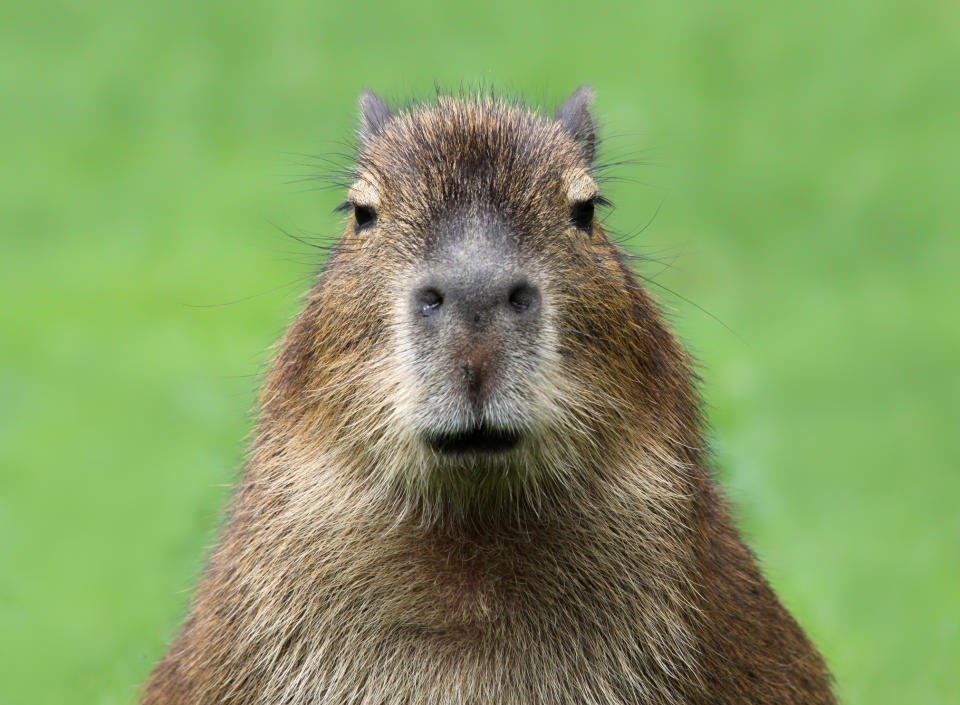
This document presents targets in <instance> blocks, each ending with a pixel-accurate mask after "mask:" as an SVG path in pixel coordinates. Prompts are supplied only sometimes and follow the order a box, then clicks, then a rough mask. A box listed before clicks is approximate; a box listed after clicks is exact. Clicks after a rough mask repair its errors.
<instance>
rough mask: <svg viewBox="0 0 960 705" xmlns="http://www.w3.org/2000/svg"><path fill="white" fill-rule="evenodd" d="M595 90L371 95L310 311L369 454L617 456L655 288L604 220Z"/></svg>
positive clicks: (514, 471)
mask: <svg viewBox="0 0 960 705" xmlns="http://www.w3.org/2000/svg"><path fill="white" fill-rule="evenodd" d="M588 100H589V95H588V94H587V93H586V92H580V93H577V94H575V95H574V96H573V98H571V99H570V101H568V103H567V104H566V105H564V106H563V107H562V108H561V109H560V111H559V112H558V115H557V117H555V118H549V117H544V116H542V115H539V114H537V113H535V112H532V111H531V110H529V109H528V108H525V107H522V106H518V105H513V104H510V103H508V102H505V101H503V100H500V99H495V98H475V97H470V98H443V97H441V98H440V99H439V100H438V103H437V104H435V105H430V106H416V107H413V108H411V109H409V110H407V111H405V112H401V113H399V114H397V115H394V114H392V113H390V111H389V109H388V108H387V107H386V105H385V104H384V103H382V102H381V101H380V100H379V99H378V98H376V97H375V96H372V94H367V95H366V96H364V98H362V100H361V108H362V119H361V130H360V145H359V150H358V159H357V164H356V166H355V170H354V177H355V178H354V181H353V184H352V186H351V188H350V190H349V194H348V200H347V202H346V203H345V204H344V210H346V211H347V212H349V213H350V217H349V222H348V224H347V229H346V232H345V233H344V235H343V237H342V238H341V240H340V242H339V243H338V246H337V251H336V254H335V255H334V257H333V258H332V259H331V261H330V263H329V264H328V267H327V270H326V271H325V272H324V275H323V277H324V279H323V280H322V285H321V286H320V287H319V289H318V292H317V293H316V294H315V295H314V299H315V300H314V301H313V306H314V309H315V310H314V311H313V314H314V315H313V316H312V317H311V316H309V315H308V316H306V317H304V318H303V319H302V320H301V322H300V325H302V326H306V325H309V324H310V321H311V320H312V321H313V325H314V328H315V330H313V331H306V332H305V337H307V338H309V339H310V342H309V343H308V344H311V345H315V346H317V347H319V348H321V350H319V351H318V353H320V354H319V355H318V357H320V358H321V359H322V360H325V361H327V362H326V363H325V364H326V365H327V367H328V370H329V373H328V374H327V375H326V377H325V379H323V380H322V381H321V380H316V381H315V382H314V384H313V389H315V390H316V394H317V395H318V399H323V398H327V399H329V400H330V402H331V404H332V405H337V406H338V409H337V410H336V411H334V410H332V409H328V411H330V413H331V419H330V420H331V422H332V425H335V426H336V425H338V426H340V427H342V428H343V433H344V438H343V439H342V440H350V441H352V443H351V444H350V445H351V447H352V448H356V447H357V446H362V447H364V448H365V450H366V451H367V457H368V466H369V467H371V468H372V467H373V466H377V468H378V470H377V471H378V472H381V473H384V474H386V475H389V476H392V477H399V478H401V479H404V480H405V481H406V482H407V484H410V483H413V484H417V485H419V486H420V487H421V488H424V487H428V486H429V487H431V488H432V490H434V491H438V492H443V491H447V490H441V489H440V487H441V486H443V485H446V486H448V488H449V486H457V487H460V488H461V489H463V488H469V491H470V492H473V491H474V490H476V489H477V488H478V487H480V486H483V485H485V484H486V485H490V486H503V487H508V488H511V489H512V490H515V489H516V488H517V483H522V482H524V481H530V480H531V479H534V478H536V477H537V476H538V475H540V474H542V473H543V472H549V473H551V474H553V475H554V476H557V475H562V474H563V473H564V472H576V471H577V469H578V468H579V467H580V466H582V465H583V463H582V462H581V461H582V460H583V459H584V456H585V455H588V454H589V453H591V452H592V449H595V448H597V447H600V446H601V445H603V444H605V443H606V444H607V446H608V450H609V439H604V438H601V437H600V435H601V434H603V433H608V434H609V429H611V428H617V427H621V426H622V425H623V419H624V417H625V415H628V414H631V407H632V406H633V405H635V404H636V403H638V401H639V400H640V397H641V396H642V395H641V394H639V393H638V391H637V390H639V389H640V388H642V386H643V376H644V373H643V370H642V369H638V368H637V365H636V363H637V360H638V359H639V358H640V357H642V352H641V351H640V350H638V345H640V341H641V340H642V338H643V335H642V331H638V330H637V329H636V327H635V326H636V320H637V306H638V297H640V296H642V294H641V292H640V290H639V287H637V286H636V284H635V282H634V280H633V278H632V276H631V275H630V273H629V272H628V270H627V269H626V267H625V266H624V265H623V264H622V262H621V258H620V254H619V252H618V250H617V248H616V247H615V246H614V245H613V244H612V243H611V242H610V241H609V240H608V239H607V237H606V235H605V234H604V233H603V231H602V229H601V227H600V226H599V224H598V223H597V222H596V219H595V211H596V209H597V207H599V206H602V205H605V204H606V202H605V201H604V199H603V197H602V196H601V193H600V190H599V188H598V185H597V183H596V181H595V180H594V178H593V166H592V162H593V156H594V146H595V138H594V131H593V123H592V118H591V117H590V114H589V111H588V107H587V103H588ZM308 313H309V309H308ZM345 329H348V330H349V331H350V332H349V333H344V330H345ZM320 372H321V374H322V372H323V370H321V371H320ZM345 387H349V388H350V389H352V390H353V392H352V393H351V394H345V393H344V388H345ZM329 390H334V391H332V392H331V391H329ZM614 440H616V439H614ZM545 468H549V471H547V470H545ZM541 479H542V478H541Z"/></svg>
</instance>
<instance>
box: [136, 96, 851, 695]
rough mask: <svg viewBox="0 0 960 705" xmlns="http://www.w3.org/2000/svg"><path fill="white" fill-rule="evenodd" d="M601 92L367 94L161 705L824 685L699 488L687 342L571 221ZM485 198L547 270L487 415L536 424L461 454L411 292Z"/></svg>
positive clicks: (610, 250) (449, 385)
mask: <svg viewBox="0 0 960 705" xmlns="http://www.w3.org/2000/svg"><path fill="white" fill-rule="evenodd" d="M589 101H590V92H589V90H588V89H581V90H580V91H578V92H577V93H575V94H574V96H573V97H572V98H571V99H570V100H569V101H568V102H567V103H566V104H565V105H564V106H563V107H562V108H561V109H560V110H559V111H558V112H557V114H556V116H555V117H554V118H550V117H546V116H543V115H541V114H539V113H537V112H535V111H533V110H531V109H529V108H527V107H525V106H524V105H522V104H520V103H515V102H510V101H506V100H503V99H501V98H498V97H495V96H478V95H460V96H439V97H438V99H437V101H436V102H435V103H433V104H415V105H412V106H410V107H409V108H408V109H406V110H404V111H402V112H399V113H396V114H395V113H393V112H392V111H391V110H390V109H389V108H388V107H387V106H386V104H385V103H383V101H381V100H380V99H379V98H377V97H376V96H374V95H373V94H364V96H362V98H361V114H362V116H361V124H360V130H359V146H358V156H357V161H356V166H355V169H354V174H353V176H354V183H353V185H352V187H351V190H350V203H351V204H352V206H353V207H354V208H369V209H370V211H369V212H370V213H373V212H375V214H376V220H375V222H373V224H372V225H369V226H363V227H361V225H360V224H359V223H360V219H359V215H358V219H357V221H356V222H351V223H349V224H348V225H347V227H346V231H345V233H344V234H343V236H342V238H341V240H340V242H339V243H338V245H337V247H336V248H335V250H334V252H333V253H332V255H331V256H330V258H329V261H328V262H327V264H326V266H325V268H324V270H323V272H322V274H321V275H320V277H319V278H318V280H317V282H316V285H315V286H314V288H313V290H312V291H311V293H310V294H309V296H308V298H307V302H306V306H305V308H304V310H303V311H302V313H301V314H300V315H299V317H298V318H297V320H296V321H295V322H294V323H293V325H292V326H291V328H290V329H289V331H288V332H287V333H286V335H285V337H284V338H283V339H282V341H281V343H280V345H279V350H278V353H277V355H276V357H275V359H274V361H273V363H272V366H271V368H270V371H269V373H268V376H267V379H266V382H265V384H264V387H263V391H262V395H261V398H260V418H259V425H258V429H257V432H256V437H255V442H254V444H253V447H252V450H251V452H250V456H249V461H248V463H247V466H246V470H245V473H244V475H243V478H242V480H241V481H240V483H239V485H238V487H237V488H236V491H235V495H234V498H233V501H232V506H231V508H230V512H229V515H228V519H227V521H226V524H225V526H224V528H223V531H222V534H221V536H220V538H219V541H218V544H217V546H216V548H215V550H214V551H213V553H212V555H211V557H210V559H209V563H208V565H207V568H206V571H205V573H204V575H203V579H202V581H201V583H200V586H199V588H198V590H197V593H196V595H195V597H194V600H193V604H192V609H191V612H190V614H189V616H188V618H187V620H186V623H185V624H184V626H183V629H182V631H181V633H180V635H179V637H178V638H177V639H176V641H175V642H174V643H173V645H172V646H171V647H170V649H169V652H168V653H167V655H166V656H165V658H164V659H163V660H162V661H161V662H160V664H159V665H158V666H157V667H156V669H155V670H154V672H153V674H152V675H151V677H150V679H149V682H148V683H147V685H146V689H145V693H144V696H143V701H142V702H143V703H144V704H145V705H174V704H178V705H185V704H187V703H190V704H193V705H203V704H211V705H212V704H214V703H217V704H219V705H226V704H229V703H236V704H251V705H252V704H254V703H257V704H264V705H266V704H271V705H274V704H281V703H291V704H292V703H297V704H301V705H308V704H309V705H320V704H326V703H337V704H338V705H345V704H351V705H352V704H356V705H361V704H362V705H373V704H374V703H376V704H382V705H387V704H398V705H399V704H401V703H403V704H407V705H414V704H419V703H427V704H433V703H436V704H450V705H453V704H459V703H463V704H466V703H473V704H478V705H479V704H485V703H490V704H497V705H508V704H513V703H515V704H517V705H538V704H543V705H547V704H549V705H562V704H564V703H571V704H572V703H580V704H583V703H591V704H596V705H600V704H604V705H607V704H616V703H634V704H647V703H649V704H653V703H663V704H673V703H677V704H679V703H713V704H717V705H720V704H726V703H729V704H731V705H732V704H733V703H738V704H739V703H756V704H760V703H771V704H772V703H778V704H787V705H792V704H800V703H803V704H804V705H814V704H826V703H832V702H834V700H833V697H832V695H831V689H830V679H829V676H828V674H827V672H826V669H825V667H824V664H823V662H822V660H821V658H820V656H819V655H818V654H817V652H816V650H815V649H814V648H813V647H812V646H811V644H810V643H809V641H808V640H807V638H806V637H805V636H804V634H803V632H802V631H801V629H800V628H799V627H798V625H797V624H796V623H795V622H794V620H793V619H792V618H791V616H790V615H789V614H788V613H787V612H786V611H785V610H784V608H783V607H782V606H781V605H780V603H779V602H778V600H777V598H776V596H775V595H774V594H773V592H772V591H771V589H770V588H769V586H768V585H767V583H766V582H765V580H764V579H763V577H762V576H761V575H760V573H759V571H758V569H757V567H756V564H755V561H754V559H753V557H752V555H751V554H750V552H749V550H748V549H747V548H746V547H745V545H744V543H743V542H742V540H741V539H740V537H739V535H738V534H737V532H736V530H735V529H734V527H733V524H732V522H731V519H730V516H729V513H728V510H727V508H726V506H725V504H724V501H723V499H722V498H721V496H720V494H719V492H718V490H717V489H716V487H715V486H714V484H713V482H712V479H711V476H710V473H709V471H708V469H707V462H708V458H707V450H706V449H705V447H704V440H703V429H702V426H703V424H702V419H701V415H700V411H699V409H700V400H699V398H698V395H697V392H696V387H695V378H694V375H693V373H692V371H691V364H690V361H689V359H688V357H687V355H686V354H685V353H684V351H683V350H682V349H681V348H680V346H679V345H678V343H677V342H676V340H675V339H674V337H673V336H672V335H671V333H670V332H669V331H668V329H667V328H666V326H665V324H664V322H663V318H662V316H661V314H660V312H659V310H658V308H657V306H656V304H655V303H654V302H653V301H652V299H651V297H650V296H649V295H648V293H647V292H645V291H644V290H643V289H642V288H641V287H640V286H639V284H638V283H637V281H636V279H635V278H634V276H633V274H632V273H631V271H630V270H629V268H628V267H627V266H626V264H625V260H624V256H623V254H622V253H621V252H620V251H619V250H618V248H617V247H616V246H615V245H614V244H613V243H612V242H611V241H610V240H609V239H608V237H607V236H606V235H605V233H604V232H603V229H602V227H601V226H600V224H599V223H597V222H592V223H590V224H589V226H588V227H586V228H583V227H576V226H575V225H573V224H571V221H570V213H571V203H574V204H576V203H580V202H585V201H589V200H591V199H596V198H597V197H598V196H599V191H598V189H597V186H596V182H595V180H594V178H593V159H594V152H595V147H596V136H595V131H594V127H593V119H592V117H591V115H590V111H589ZM491 219H492V220H493V221H495V222H496V224H497V225H496V227H500V228H502V229H504V231H505V232H509V233H510V238H511V239H510V241H511V242H512V243H513V247H514V252H515V253H516V254H515V261H516V262H519V263H520V264H518V265H517V266H522V267H523V268H524V271H527V272H532V273H533V274H532V275H531V276H534V277H535V278H536V282H537V284H538V286H539V288H540V291H542V299H543V300H542V311H541V312H540V314H539V315H540V316H541V317H540V318H538V319H537V320H538V323H537V329H536V330H537V334H536V337H535V339H534V340H533V341H532V342H531V341H530V340H525V342H524V341H520V342H518V343H517V344H516V345H513V346H510V349H505V350H500V351H499V352H498V353H497V354H498V355H499V357H498V358H497V360H498V365H499V367H498V370H500V372H499V373H498V374H499V378H498V380H497V383H498V385H499V386H497V388H496V391H495V392H491V397H490V402H489V403H488V404H487V406H486V407H485V411H484V412H483V414H485V415H484V416H483V423H484V424H487V423H490V424H499V425H501V426H504V427H510V428H513V429H516V430H518V431H521V432H522V435H523V440H522V441H521V443H520V445H519V446H518V447H517V448H515V449H514V450H511V451H510V452H506V453H493V454H475V455H470V454H466V455H463V454H461V455H447V454H444V453H441V452H438V451H437V450H436V449H434V448H431V447H430V446H429V445H428V444H425V443H424V442H423V434H424V433H425V432H432V430H435V429H436V428H440V429H441V430H444V429H446V430H451V429H453V428H454V427H455V426H456V424H457V423H458V419H460V420H462V418H465V417H466V416H469V415H470V414H471V413H473V412H471V411H470V410H469V409H468V408H467V407H466V406H465V405H464V404H465V403H462V400H461V397H460V396H458V394H459V393H458V392H457V391H456V388H455V384H456V382H455V380H454V378H453V377H450V378H449V379H448V378H447V377H445V376H444V374H443V373H442V369H444V368H443V366H444V365H445V364H446V362H444V360H445V359H446V358H444V357H443V356H442V355H441V354H440V353H439V352H437V353H431V354H432V355H435V357H431V358H429V359H425V355H424V354H423V352H422V346H421V345H420V343H419V338H418V335H419V334H418V333H417V328H416V326H415V325H414V324H412V323H410V322H409V321H408V320H407V319H408V317H407V316H406V314H405V310H406V309H405V308H404V307H405V306H406V303H405V302H406V301H407V298H406V297H405V294H404V293H403V292H407V291H409V290H410V288H411V286H412V285H413V284H412V283H413V282H416V281H418V279H417V277H418V276H421V274H422V271H423V268H424V266H425V265H424V262H428V261H430V260H431V258H432V257H433V255H434V253H435V251H436V250H437V249H438V248H440V247H441V246H442V240H443V237H445V236H444V233H445V232H447V231H448V230H450V229H451V228H452V229H456V228H458V227H461V226H462V224H463V223H474V224H476V223H481V225H483V224H484V223H488V221H491ZM491 222H492V221H491ZM451 224H452V225H451ZM471 227H472V226H471ZM478 227H479V226H478ZM483 227H487V226H486V225H483ZM490 227H493V226H490ZM437 355H440V356H439V357H437ZM451 380H454V381H451Z"/></svg>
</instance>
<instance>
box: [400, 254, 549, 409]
mask: <svg viewBox="0 0 960 705" xmlns="http://www.w3.org/2000/svg"><path fill="white" fill-rule="evenodd" d="M409 296H410V316H411V317H412V319H413V323H414V326H415V329H416V330H417V335H416V340H417V351H416V352H417V356H418V357H419V358H420V359H421V362H423V363H425V364H427V365H428V366H429V367H430V368H431V369H433V370H434V371H435V372H436V373H438V374H441V375H443V376H445V377H447V378H448V379H450V380H452V381H455V383H456V386H457V387H459V389H460V390H461V391H462V393H465V394H466V395H467V398H468V399H469V400H470V402H471V403H473V404H478V403H480V402H482V401H483V400H485V399H489V397H490V396H491V394H493V393H494V392H495V390H496V389H497V388H498V387H501V388H502V387H510V386H514V383H515V382H516V381H517V380H513V379H511V378H510V376H511V375H514V376H516V375H517V374H519V369H520V368H521V367H526V366H525V365H523V364H519V365H518V364H517V363H518V362H520V363H522V362H523V361H524V360H528V359H529V358H530V357H531V356H532V355H533V353H534V348H535V345H536V341H537V337H538V332H539V327H540V312H541V307H542V296H541V291H540V287H539V286H538V285H537V284H536V283H535V281H534V280H533V278H532V277H530V276H528V275H527V273H526V272H524V271H523V268H522V267H521V266H518V264H517V263H516V261H514V260H513V259H512V258H509V257H504V256H503V255H501V254H500V253H499V252H498V249H497V248H492V247H491V248H486V249H484V248H482V247H477V246H476V245H474V246H472V247H458V248H456V249H455V250H454V252H453V253H450V256H447V257H444V258H442V259H439V260H437V261H436V262H434V263H432V264H431V266H430V267H429V268H428V269H427V271H426V272H424V273H423V275H422V276H421V277H420V278H419V279H418V281H417V283H416V284H415V285H414V287H413V288H412V291H411V292H410V295H409Z"/></svg>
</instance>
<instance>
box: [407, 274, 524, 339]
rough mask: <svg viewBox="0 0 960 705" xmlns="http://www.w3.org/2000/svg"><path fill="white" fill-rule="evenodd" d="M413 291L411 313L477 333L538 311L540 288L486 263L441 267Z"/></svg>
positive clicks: (517, 320) (518, 275) (519, 321)
mask: <svg viewBox="0 0 960 705" xmlns="http://www.w3.org/2000/svg"><path fill="white" fill-rule="evenodd" d="M425 282H426V283H424V284H422V285H420V286H419V287H418V288H417V289H416V290H415V291H414V297H413V298H414V309H415V314H416V315H418V316H420V317H423V318H425V319H429V320H430V322H431V323H437V324H440V323H441V321H443V322H444V323H448V324H450V323H453V324H460V325H462V326H464V327H465V328H467V329H468V330H470V331H472V332H474V333H480V332H483V331H484V330H486V329H487V328H489V327H490V326H491V325H492V324H494V323H495V322H502V323H505V324H507V328H510V327H511V326H510V325H509V324H510V323H511V322H515V323H521V322H522V321H525V320H529V319H532V318H534V317H535V316H536V314H537V313H538V312H539V310H540V289H539V287H537V286H536V285H535V284H533V283H532V282H531V281H530V280H529V279H528V278H527V277H525V276H523V275H522V274H518V273H517V272H515V271H512V270H509V269H504V268H499V267H496V266H490V265H479V266H474V265H470V264H467V265H465V266H454V267H450V266H448V267H444V268H443V269H441V270H438V271H436V272H434V273H432V274H431V275H429V276H428V277H427V278H426V280H425Z"/></svg>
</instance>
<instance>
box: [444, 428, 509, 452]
mask: <svg viewBox="0 0 960 705" xmlns="http://www.w3.org/2000/svg"><path fill="white" fill-rule="evenodd" d="M520 438H521V436H520V434H519V433H517V432H516V431H510V430H507V429H502V428H491V427H489V426H485V425H480V426H476V427H474V428H471V429H468V430H466V431H457V432H456V433H436V434H430V435H429V436H427V443H428V444H429V445H430V447H431V448H433V449H434V450H435V451H437V452H438V453H442V454H444V455H464V454H467V453H485V454H492V453H505V452H507V451H508V450H512V449H513V448H515V447H516V446H517V444H519V443H520Z"/></svg>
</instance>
